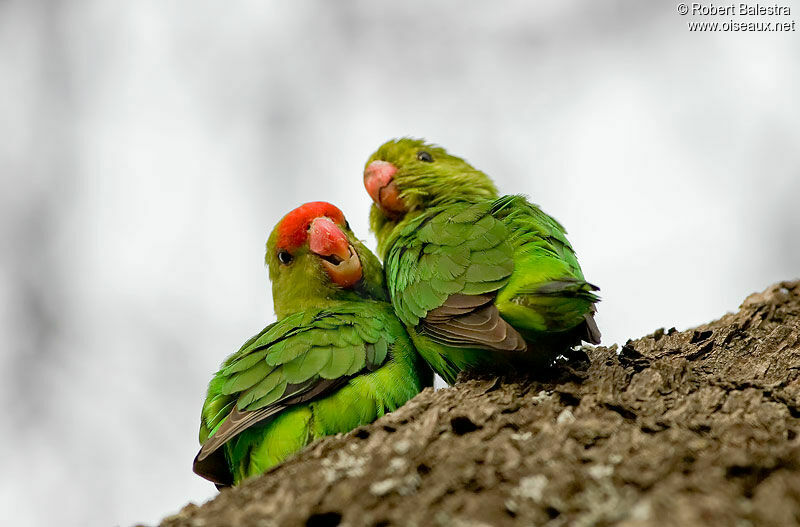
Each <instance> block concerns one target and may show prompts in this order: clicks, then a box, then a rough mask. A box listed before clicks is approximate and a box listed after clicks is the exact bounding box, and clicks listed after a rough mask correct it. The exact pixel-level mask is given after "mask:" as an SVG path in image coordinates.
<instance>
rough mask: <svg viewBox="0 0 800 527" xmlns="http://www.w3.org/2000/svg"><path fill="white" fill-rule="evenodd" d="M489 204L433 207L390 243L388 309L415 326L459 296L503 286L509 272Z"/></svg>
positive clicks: (502, 233) (502, 232) (499, 226)
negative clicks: (389, 295)
mask: <svg viewBox="0 0 800 527" xmlns="http://www.w3.org/2000/svg"><path fill="white" fill-rule="evenodd" d="M491 205H492V203H491V202H484V203H476V204H472V203H458V204H454V205H450V206H447V207H436V208H434V209H431V210H430V211H428V212H426V213H425V214H423V215H421V216H418V217H417V218H415V221H412V222H410V223H409V224H408V225H406V226H405V228H403V229H402V231H401V232H400V234H399V236H398V239H397V241H396V242H395V243H390V247H392V250H390V251H389V254H388V256H387V261H386V268H387V275H388V278H389V280H388V282H389V287H390V290H391V297H392V303H393V305H394V307H395V311H396V313H397V315H398V317H400V319H401V320H402V321H403V322H404V323H406V324H408V325H412V326H414V325H416V324H417V323H419V320H420V319H422V318H424V317H425V316H426V315H427V314H428V312H429V311H431V310H433V309H435V308H437V307H440V306H442V305H443V304H444V303H445V301H446V300H447V298H448V297H450V296H451V295H453V294H456V293H460V294H463V295H479V294H483V293H489V292H492V291H496V290H497V289H499V288H501V287H502V286H503V285H505V284H506V283H507V282H508V280H509V278H510V276H511V273H512V271H513V270H514V262H513V251H512V247H511V245H509V244H508V243H507V241H506V237H507V236H506V235H507V231H506V227H505V226H504V225H503V223H502V222H501V221H498V220H497V219H496V218H494V217H493V216H492V215H491Z"/></svg>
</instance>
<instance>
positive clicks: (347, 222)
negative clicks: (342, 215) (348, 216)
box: [344, 220, 350, 231]
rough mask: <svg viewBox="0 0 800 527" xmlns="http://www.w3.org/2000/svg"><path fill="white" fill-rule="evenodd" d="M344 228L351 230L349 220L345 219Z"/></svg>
mask: <svg viewBox="0 0 800 527" xmlns="http://www.w3.org/2000/svg"><path fill="white" fill-rule="evenodd" d="M344 228H345V229H347V230H348V231H349V230H350V222H349V221H347V220H344Z"/></svg>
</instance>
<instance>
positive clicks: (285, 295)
mask: <svg viewBox="0 0 800 527" xmlns="http://www.w3.org/2000/svg"><path fill="white" fill-rule="evenodd" d="M266 263H267V266H268V268H269V276H270V279H271V281H272V292H273V299H274V303H275V314H276V315H277V317H278V321H277V322H275V323H274V324H271V325H270V326H267V327H266V328H265V329H264V330H262V331H261V332H260V333H258V334H257V335H255V336H254V337H252V338H251V339H250V340H248V341H247V342H245V343H244V345H243V346H242V347H241V349H240V350H239V351H237V352H236V353H234V354H233V355H231V356H230V357H228V359H227V360H225V362H224V363H223V364H222V366H221V367H220V370H219V371H218V372H217V373H216V374H215V375H214V378H213V379H212V380H211V383H210V384H209V386H208V395H207V396H206V400H205V404H203V409H202V412H201V419H200V444H201V445H202V448H201V449H200V452H199V453H198V454H197V457H195V460H194V471H195V472H196V473H197V474H199V475H200V476H202V477H204V478H206V479H208V480H210V481H212V482H214V483H215V484H217V486H218V487H222V486H229V485H236V484H239V483H240V482H241V481H242V480H244V479H245V478H248V477H251V476H254V475H257V474H261V473H263V472H264V471H266V470H267V469H269V468H270V467H272V466H274V465H277V464H278V463H281V462H282V461H283V460H284V459H286V458H287V457H288V456H289V455H291V454H293V453H295V452H297V451H299V450H301V449H302V448H303V447H305V446H306V445H307V444H309V443H310V442H311V441H313V440H315V439H317V438H319V437H322V436H326V435H331V434H336V433H340V432H348V431H350V430H352V429H353V428H356V427H357V426H360V425H362V424H366V423H369V422H372V421H374V420H375V419H377V418H378V417H380V416H381V415H383V414H384V413H386V412H390V411H392V410H395V409H396V408H398V407H399V406H401V405H402V404H403V403H405V402H406V401H408V400H409V399H411V398H412V397H413V396H414V395H416V394H417V393H419V391H420V390H422V388H424V387H426V386H430V385H431V384H432V382H433V374H432V372H431V371H430V369H429V368H428V367H427V365H426V364H425V363H424V361H423V360H422V359H421V358H420V357H419V355H418V354H417V352H416V350H415V349H414V347H413V344H412V343H411V341H410V339H409V337H408V334H407V333H406V330H405V328H404V327H403V325H402V323H401V322H400V321H399V320H398V319H397V317H396V316H395V314H394V311H393V310H392V306H391V304H389V303H388V297H387V295H386V290H385V287H384V282H383V272H382V269H381V265H380V262H379V261H378V259H377V258H376V257H375V255H373V254H372V253H371V252H370V251H369V250H368V249H367V248H365V247H364V246H363V245H362V244H361V242H360V241H358V240H357V239H356V238H355V236H354V235H353V233H352V232H351V230H350V227H349V225H348V224H347V222H346V221H345V218H344V215H343V214H342V212H341V211H340V210H339V209H338V208H336V207H334V206H333V205H331V204H329V203H325V202H312V203H306V204H305V205H302V206H301V207H298V208H297V209H295V210H293V211H291V212H290V213H288V214H287V215H286V216H284V217H283V219H282V220H281V221H280V222H279V223H278V225H277V226H276V227H275V229H274V230H273V231H272V234H271V235H270V237H269V241H268V242H267V252H266Z"/></svg>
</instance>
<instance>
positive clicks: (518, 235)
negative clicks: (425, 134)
mask: <svg viewBox="0 0 800 527" xmlns="http://www.w3.org/2000/svg"><path fill="white" fill-rule="evenodd" d="M421 152H424V153H426V155H425V156H424V157H423V156H422V155H421ZM420 157H423V159H426V160H428V159H430V161H420V159H419V158H420ZM373 161H378V162H379V163H382V164H384V165H385V163H391V166H392V170H394V169H396V172H392V174H393V175H392V178H391V179H392V183H391V184H392V185H394V186H395V187H394V188H392V189H391V190H392V191H393V192H395V191H396V192H397V195H398V196H399V200H398V201H399V202H401V203H402V205H403V207H404V208H405V214H403V215H397V214H396V213H395V212H393V213H392V214H387V213H386V211H385V210H384V209H383V208H382V207H381V204H380V201H379V203H376V204H375V205H373V208H372V212H371V226H372V229H373V231H374V232H375V233H376V236H377V238H378V247H379V250H380V251H381V253H382V256H383V258H384V265H385V275H386V281H387V285H388V287H389V293H390V297H391V301H392V305H393V306H394V308H395V311H396V313H397V315H398V317H399V318H400V319H401V320H402V321H403V322H404V323H405V324H406V326H407V328H408V330H409V333H410V334H411V336H412V339H413V340H414V343H415V345H416V346H417V348H418V350H419V352H420V353H421V354H422V355H423V356H424V357H425V359H426V360H427V361H428V362H429V364H430V365H431V366H432V367H433V368H434V370H435V371H436V372H437V373H439V374H440V375H442V377H443V378H444V379H445V380H446V381H448V382H451V383H452V382H453V381H454V379H455V376H456V375H457V373H458V372H459V371H460V370H462V369H483V368H494V369H505V368H514V367H533V366H534V365H541V364H545V363H547V362H549V361H550V360H552V358H553V357H554V356H555V355H557V354H558V353H560V352H562V351H564V350H565V349H566V348H567V347H569V346H571V345H574V344H577V343H578V342H579V341H580V339H581V338H583V339H584V340H590V341H597V340H598V339H599V332H598V331H597V328H596V326H595V324H594V321H593V313H594V304H595V303H596V302H597V301H598V298H597V296H596V295H595V294H594V293H593V291H595V290H596V289H597V288H596V287H594V286H592V285H591V284H589V283H587V282H586V281H585V280H584V277H583V273H582V271H581V268H580V266H579V264H578V261H577V258H576V256H575V253H574V251H573V249H572V247H571V246H570V244H569V242H568V241H567V239H566V235H565V234H566V233H565V230H564V229H563V227H562V226H561V225H560V224H559V223H558V222H556V221H555V220H554V219H553V218H551V217H550V216H548V215H547V214H545V213H544V212H542V211H541V210H540V209H539V208H538V207H537V206H535V205H533V204H531V203H529V202H528V201H527V200H526V199H525V198H524V197H522V196H514V195H511V196H503V197H498V196H497V192H496V190H495V188H494V185H493V184H492V183H491V181H490V180H489V178H488V177H487V176H486V175H485V174H483V173H482V172H480V171H478V170H476V169H474V168H473V167H471V166H470V165H468V164H467V163H466V162H465V161H463V160H462V159H460V158H457V157H455V156H451V155H450V154H448V153H447V152H446V151H445V150H444V149H442V148H439V147H435V146H432V145H429V144H427V143H425V142H423V141H421V140H413V139H401V140H396V141H390V142H388V143H386V144H385V145H383V146H382V147H381V148H380V149H378V151H377V152H376V153H375V154H373V156H372V157H371V158H370V160H369V161H368V164H367V172H366V174H367V176H366V177H371V176H372V175H373V174H370V164H371V163H372V162H373ZM379 168H385V166H384V167H379ZM384 186H386V185H384ZM368 190H369V185H368ZM381 192H382V191H381ZM376 194H378V193H377V192H376ZM378 195H379V196H383V194H378ZM506 326H510V328H509V327H506ZM523 340H524V342H522V341H523Z"/></svg>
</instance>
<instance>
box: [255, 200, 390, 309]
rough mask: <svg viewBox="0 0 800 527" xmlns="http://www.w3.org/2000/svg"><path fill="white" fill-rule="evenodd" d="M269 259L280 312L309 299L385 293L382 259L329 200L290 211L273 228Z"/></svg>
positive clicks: (377, 295) (276, 304) (376, 296)
mask: <svg viewBox="0 0 800 527" xmlns="http://www.w3.org/2000/svg"><path fill="white" fill-rule="evenodd" d="M265 260H266V263H267V267H268V268H269V277H270V280H271V281H272V292H273V299H274V301H275V312H276V313H278V314H279V315H281V312H284V311H286V310H287V309H288V307H289V306H295V307H296V305H297V304H298V302H301V301H304V300H307V301H309V302H314V301H316V300H319V299H320V298H328V299H338V298H346V297H348V296H353V295H354V294H355V295H357V296H361V297H370V298H376V299H381V300H382V299H384V298H385V296H384V291H383V273H382V271H381V265H380V262H379V261H378V259H377V258H376V257H375V255H373V254H372V253H371V252H370V251H369V249H367V248H366V247H364V245H363V244H362V243H361V242H360V241H359V240H358V239H357V238H356V237H355V235H354V234H353V232H352V231H351V230H350V225H349V224H348V223H347V220H346V219H345V217H344V214H343V213H342V211H341V210H339V209H338V208H337V207H335V206H333V205H331V204H330V203H327V202H324V201H314V202H310V203H306V204H304V205H301V206H300V207H297V208H296V209H294V210H293V211H291V212H289V213H288V214H287V215H286V216H284V217H283V218H282V219H281V221H280V222H278V224H277V225H276V226H275V228H274V229H273V231H272V234H270V237H269V240H268V241H267V252H266V257H265Z"/></svg>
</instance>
